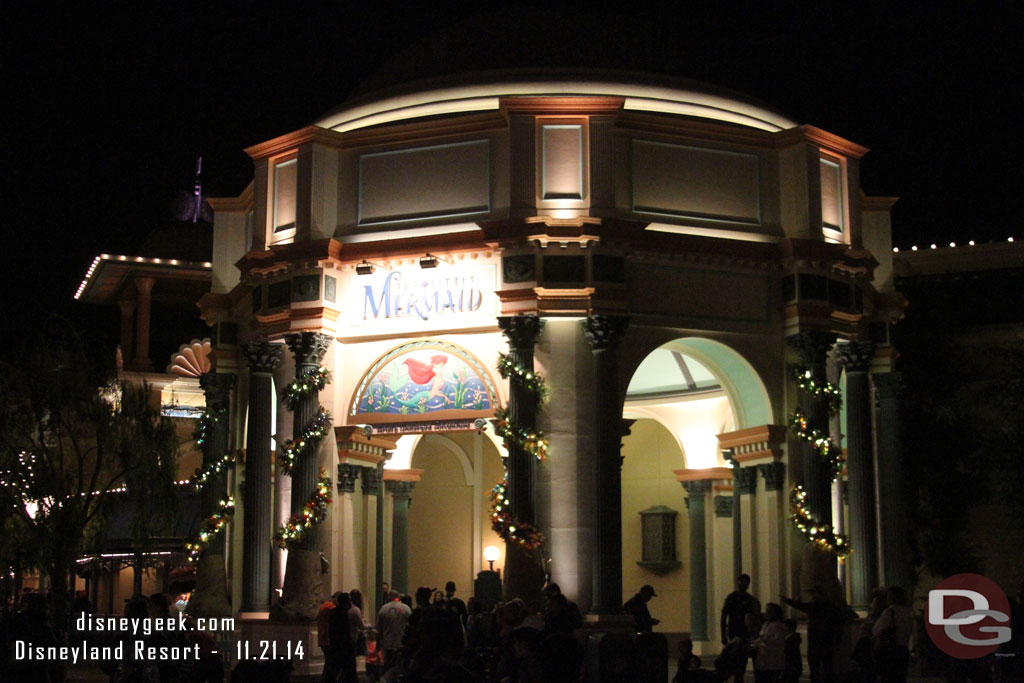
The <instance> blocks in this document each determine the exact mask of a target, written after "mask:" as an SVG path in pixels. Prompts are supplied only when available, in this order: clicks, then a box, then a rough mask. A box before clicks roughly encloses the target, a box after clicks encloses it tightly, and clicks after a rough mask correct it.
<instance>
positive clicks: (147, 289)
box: [135, 277, 156, 297]
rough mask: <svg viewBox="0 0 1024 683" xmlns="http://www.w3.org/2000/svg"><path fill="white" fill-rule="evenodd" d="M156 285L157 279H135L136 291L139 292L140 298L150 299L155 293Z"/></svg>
mask: <svg viewBox="0 0 1024 683" xmlns="http://www.w3.org/2000/svg"><path fill="white" fill-rule="evenodd" d="M155 284H156V278H152V277H137V278H135V289H136V290H138V292H139V296H143V297H148V296H149V295H150V293H151V292H152V291H153V285H155Z"/></svg>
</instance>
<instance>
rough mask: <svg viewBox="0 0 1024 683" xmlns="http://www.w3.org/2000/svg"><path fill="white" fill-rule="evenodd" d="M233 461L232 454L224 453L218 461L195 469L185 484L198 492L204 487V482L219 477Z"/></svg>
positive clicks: (233, 456)
mask: <svg viewBox="0 0 1024 683" xmlns="http://www.w3.org/2000/svg"><path fill="white" fill-rule="evenodd" d="M234 461H235V454H234V453H225V454H224V455H222V456H221V458H220V460H217V461H216V462H211V463H210V464H209V465H207V466H206V467H197V468H196V473H195V475H193V477H192V478H191V479H189V480H188V482H187V483H188V484H189V485H190V486H191V487H192V488H194V489H195V490H196V491H199V490H201V489H202V488H203V486H205V485H206V482H208V481H209V480H210V479H212V478H213V477H216V476H217V475H219V474H220V473H221V472H223V471H224V470H225V469H227V467H228V465H230V464H231V463H233V462H234Z"/></svg>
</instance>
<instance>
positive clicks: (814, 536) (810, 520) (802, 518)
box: [789, 484, 853, 559]
mask: <svg viewBox="0 0 1024 683" xmlns="http://www.w3.org/2000/svg"><path fill="white" fill-rule="evenodd" d="M806 499H807V492H806V491H804V487H803V486H800V485H799V484H797V485H796V486H794V487H793V491H792V492H791V493H790V495H789V504H790V510H791V512H792V514H791V515H790V517H789V518H790V519H791V520H792V521H793V524H795V525H796V528H797V530H799V531H800V533H802V534H803V535H804V536H805V537H806V538H807V540H808V541H810V542H811V543H813V544H814V545H816V546H817V547H818V548H819V549H821V550H824V551H825V552H829V553H832V554H833V555H835V556H836V557H838V558H840V559H843V558H845V557H846V556H847V555H849V554H850V553H851V552H853V550H852V549H851V548H850V542H849V540H848V539H847V538H846V536H844V535H843V534H837V533H836V532H835V531H833V529H832V526H831V525H829V524H821V523H820V522H818V521H817V520H815V519H814V516H813V515H812V514H811V511H810V510H808V509H807V505H806V503H805V500H806Z"/></svg>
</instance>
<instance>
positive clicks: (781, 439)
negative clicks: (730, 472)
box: [718, 424, 786, 462]
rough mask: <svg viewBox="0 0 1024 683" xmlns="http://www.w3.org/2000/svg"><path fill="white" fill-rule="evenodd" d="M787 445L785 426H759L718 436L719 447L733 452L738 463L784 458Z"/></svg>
mask: <svg viewBox="0 0 1024 683" xmlns="http://www.w3.org/2000/svg"><path fill="white" fill-rule="evenodd" d="M785 443H786V427H785V426H784V425H772V424H766V425H759V426H757V427H748V428H747V429H738V430H736V431H734V432H725V433H723V434H719V435H718V447H719V448H720V449H721V450H728V451H732V457H733V459H735V460H736V461H737V462H747V461H749V460H760V459H762V458H779V457H781V456H782V446H783V445H784V444H785Z"/></svg>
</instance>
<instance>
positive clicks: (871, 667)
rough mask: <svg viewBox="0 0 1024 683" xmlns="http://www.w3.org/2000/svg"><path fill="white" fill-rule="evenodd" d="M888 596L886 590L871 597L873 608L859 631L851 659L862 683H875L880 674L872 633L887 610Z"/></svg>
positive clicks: (877, 590) (877, 591)
mask: <svg viewBox="0 0 1024 683" xmlns="http://www.w3.org/2000/svg"><path fill="white" fill-rule="evenodd" d="M887 596H888V592H887V591H886V590H885V589H884V588H879V589H876V590H875V591H874V593H873V594H872V596H871V606H870V607H869V608H868V614H867V616H866V617H865V618H864V621H863V622H861V624H860V627H859V628H858V630H857V635H856V641H855V642H854V646H853V654H852V655H851V659H853V662H854V664H856V666H857V674H856V675H857V680H858V681H861V683H874V681H875V678H876V676H877V674H878V669H877V667H876V666H875V656H874V645H873V639H872V634H871V632H872V630H873V629H874V626H875V622H877V621H878V617H880V616H882V612H883V611H884V610H885V607H886V604H887V602H888V597H887Z"/></svg>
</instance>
